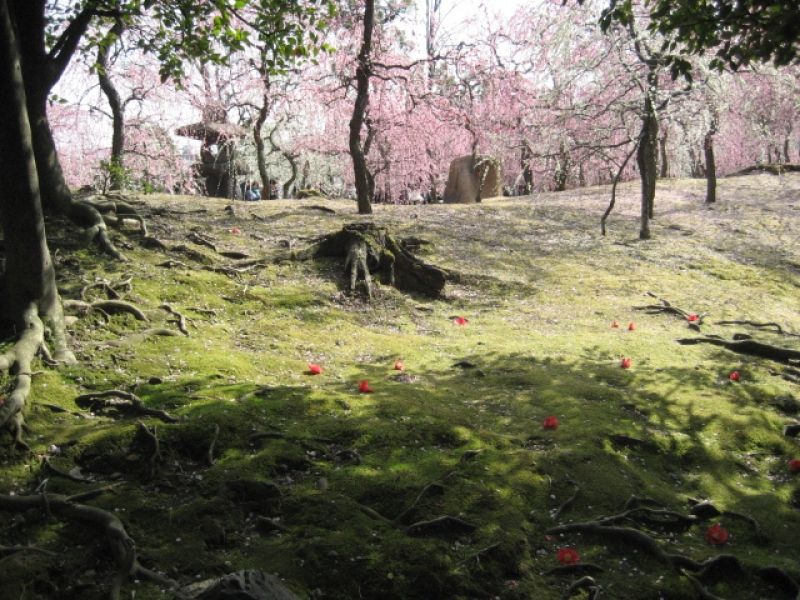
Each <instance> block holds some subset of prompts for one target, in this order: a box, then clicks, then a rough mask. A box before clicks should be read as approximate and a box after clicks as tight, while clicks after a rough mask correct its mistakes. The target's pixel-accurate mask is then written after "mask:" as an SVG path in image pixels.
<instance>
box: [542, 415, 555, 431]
mask: <svg viewBox="0 0 800 600" xmlns="http://www.w3.org/2000/svg"><path fill="white" fill-rule="evenodd" d="M542 427H544V428H545V429H558V417H555V416H552V415H551V416H549V417H545V418H544V421H542Z"/></svg>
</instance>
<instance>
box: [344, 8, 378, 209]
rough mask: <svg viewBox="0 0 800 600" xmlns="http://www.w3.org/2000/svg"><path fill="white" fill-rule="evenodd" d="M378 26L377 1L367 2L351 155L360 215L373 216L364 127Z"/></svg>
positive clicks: (351, 137)
mask: <svg viewBox="0 0 800 600" xmlns="http://www.w3.org/2000/svg"><path fill="white" fill-rule="evenodd" d="M374 26H375V0H366V2H365V7H364V38H363V41H362V44H361V50H360V51H359V53H358V67H357V68H356V102H355V106H354V107H353V117H352V119H350V156H351V157H352V159H353V172H354V175H355V183H356V196H357V201H358V212H359V214H362V215H368V214H371V213H372V199H371V198H370V197H369V182H368V180H367V159H366V157H365V156H364V149H363V147H362V145H361V128H362V127H363V125H364V117H365V115H366V112H367V106H368V104H369V80H370V76H371V75H372V67H371V65H370V61H371V58H370V54H371V52H372V31H373V28H374Z"/></svg>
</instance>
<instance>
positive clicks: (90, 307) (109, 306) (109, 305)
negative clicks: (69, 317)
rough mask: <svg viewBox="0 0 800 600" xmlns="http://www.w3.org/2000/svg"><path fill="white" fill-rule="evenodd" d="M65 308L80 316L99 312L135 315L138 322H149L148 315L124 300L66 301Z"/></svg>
mask: <svg viewBox="0 0 800 600" xmlns="http://www.w3.org/2000/svg"><path fill="white" fill-rule="evenodd" d="M64 308H65V309H68V310H74V311H76V312H78V313H80V314H84V315H85V314H89V313H91V312H94V311H98V312H100V313H102V314H106V315H113V314H121V313H128V314H130V315H133V317H134V318H135V319H136V320H137V321H149V320H150V319H148V318H147V315H145V314H144V312H143V311H142V310H141V309H140V308H139V307H137V306H135V305H134V304H131V303H130V302H125V301H124V300H95V301H94V302H84V301H83V300H64Z"/></svg>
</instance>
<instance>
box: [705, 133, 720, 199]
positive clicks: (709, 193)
mask: <svg viewBox="0 0 800 600" xmlns="http://www.w3.org/2000/svg"><path fill="white" fill-rule="evenodd" d="M716 132H717V124H716V122H715V121H711V127H709V129H708V132H707V133H706V137H705V139H704V140H703V151H704V153H705V156H706V204H713V203H714V202H716V201H717V165H716V162H715V160H714V134H715V133H716Z"/></svg>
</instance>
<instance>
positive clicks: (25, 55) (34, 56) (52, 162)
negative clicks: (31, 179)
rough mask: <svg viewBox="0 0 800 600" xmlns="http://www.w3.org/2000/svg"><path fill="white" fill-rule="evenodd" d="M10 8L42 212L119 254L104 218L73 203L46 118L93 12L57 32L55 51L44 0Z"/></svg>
mask: <svg viewBox="0 0 800 600" xmlns="http://www.w3.org/2000/svg"><path fill="white" fill-rule="evenodd" d="M7 2H8V3H9V4H10V5H11V6H12V7H13V15H14V24H15V25H16V32H17V35H18V36H19V38H18V39H19V55H20V59H21V63H22V81H23V84H24V86H25V100H26V105H27V114H28V119H29V122H30V133H31V141H32V143H33V155H34V159H35V161H36V171H37V173H38V180H39V192H40V194H41V196H40V198H41V204H42V207H43V208H44V209H45V210H52V211H56V212H60V213H62V214H63V215H65V216H66V217H67V218H68V219H70V220H71V221H72V222H73V223H75V224H76V225H78V226H79V227H81V228H83V229H84V230H86V234H87V238H88V239H90V240H93V241H95V242H97V243H98V245H99V246H100V247H101V248H102V249H103V250H104V251H106V252H108V253H109V254H111V255H113V256H115V257H118V258H119V257H120V254H119V252H118V251H117V249H116V248H115V247H114V245H113V244H112V243H111V240H109V238H108V234H107V231H106V225H105V222H104V221H103V217H102V216H101V215H100V213H99V212H98V211H97V209H96V208H95V207H94V206H92V205H90V204H88V203H86V202H75V201H73V198H72V193H71V192H70V190H69V186H67V182H66V179H65V178H64V173H63V171H62V170H61V162H60V161H59V159H58V153H57V151H56V145H55V141H54V140H53V134H52V132H51V130H50V123H49V121H48V119H47V98H48V95H49V94H50V90H51V89H52V88H53V86H54V85H55V84H56V83H57V82H58V80H59V79H60V78H61V75H62V74H63V73H64V70H65V69H66V67H67V65H68V64H69V61H70V59H71V58H72V55H73V54H74V52H75V50H76V48H77V47H78V43H79V42H80V39H81V37H82V36H83V34H84V33H85V32H86V29H87V28H88V26H89V23H90V21H91V19H92V16H93V14H94V12H93V11H92V10H91V7H86V8H84V9H83V10H82V11H81V12H80V13H78V15H77V16H76V17H75V19H74V20H73V21H72V22H71V23H70V25H69V26H68V27H67V29H66V30H65V31H64V33H63V34H62V36H61V38H60V40H59V42H60V43H59V44H58V45H57V47H56V48H57V50H58V51H57V52H56V51H55V50H56V49H54V50H53V51H51V52H49V53H48V52H47V49H46V47H45V28H46V21H45V16H44V15H45V1H44V0H7Z"/></svg>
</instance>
